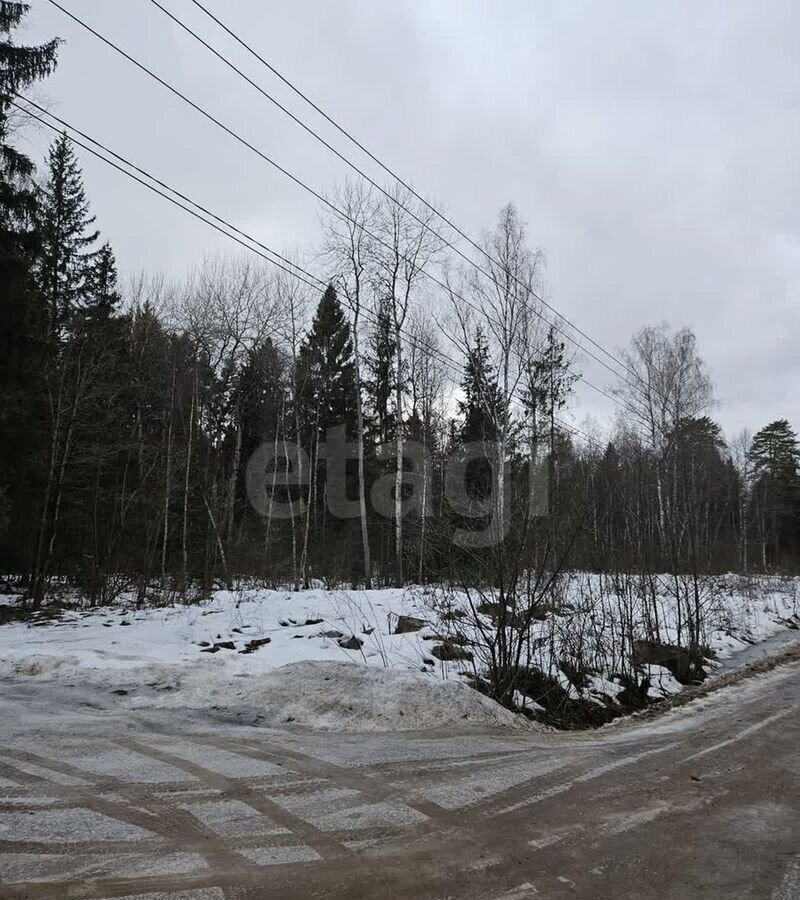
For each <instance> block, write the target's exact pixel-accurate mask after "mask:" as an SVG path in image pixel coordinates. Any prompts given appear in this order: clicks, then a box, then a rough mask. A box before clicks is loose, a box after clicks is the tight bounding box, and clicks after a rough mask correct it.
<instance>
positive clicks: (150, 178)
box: [10, 92, 599, 446]
mask: <svg viewBox="0 0 800 900" xmlns="http://www.w3.org/2000/svg"><path fill="white" fill-rule="evenodd" d="M15 96H16V97H18V98H19V99H20V100H23V101H24V103H25V104H26V105H25V106H23V105H21V104H19V103H17V102H15V101H14V100H11V101H10V103H11V104H12V105H13V106H15V107H16V108H17V109H19V110H20V111H21V112H23V113H24V114H25V115H27V116H30V117H31V118H32V119H34V120H36V121H37V122H39V123H40V124H42V125H44V126H45V127H47V128H49V129H50V130H51V131H54V132H56V133H60V132H61V131H62V130H67V131H69V132H71V134H69V138H70V140H71V141H72V142H73V143H74V144H76V145H77V146H79V147H81V148H82V149H83V150H86V151H87V152H88V153H90V154H91V155H92V156H94V157H95V158H97V159H99V160H100V161H102V162H104V163H106V165H108V166H111V167H112V168H113V169H115V170H116V171H117V172H120V173H121V174H123V175H126V176H127V177H128V178H130V179H132V180H133V181H135V182H137V183H138V184H140V185H142V186H143V187H145V188H147V189H148V190H149V191H151V192H152V193H154V194H157V195H158V196H159V197H162V198H163V199H165V200H167V201H169V202H170V203H171V204H173V205H174V206H176V207H178V208H179V209H181V210H183V211H184V212H187V213H189V214H190V215H191V216H193V217H194V218H196V219H198V220H199V221H201V222H203V223H204V224H206V225H209V226H210V227H211V228H214V229H215V230H216V231H218V232H219V233H221V234H223V235H225V237H227V238H229V239H230V240H233V241H235V242H236V243H237V244H239V245H240V246H242V247H244V248H245V249H246V250H249V251H251V252H252V253H255V254H257V255H258V256H260V257H261V258H262V259H264V260H265V261H266V262H268V263H270V264H271V265H273V266H276V267H277V268H278V269H281V270H282V271H284V272H286V273H287V274H289V275H291V276H292V277H294V278H296V279H298V280H299V281H301V282H302V283H304V284H305V285H307V286H308V287H310V288H312V289H313V290H316V291H318V292H320V293H322V292H323V291H324V290H325V288H326V287H327V284H328V282H327V281H326V280H324V279H321V278H319V277H318V276H316V275H314V274H312V273H311V272H309V271H308V270H306V269H304V268H303V267H302V266H299V265H297V264H296V263H294V262H292V260H290V259H288V258H287V257H285V256H283V255H282V254H280V253H278V252H277V251H275V250H273V249H272V248H270V247H268V246H267V245H266V244H263V243H262V242H261V241H258V240H257V239H256V238H254V237H252V235H249V234H247V232H244V231H242V230H241V229H239V228H237V227H236V226H235V225H233V224H231V223H230V222H228V221H227V220H225V219H223V218H222V217H221V216H218V215H216V214H215V213H213V212H211V211H210V210H208V209H207V208H206V207H204V206H203V205H201V204H199V203H197V202H196V201H194V200H192V199H191V198H189V197H187V196H186V195H185V194H183V193H182V192H180V191H178V190H177V189H175V188H173V187H171V186H170V185H168V184H167V183H166V182H164V181H162V180H160V179H159V178H157V177H156V176H154V175H151V174H150V173H149V172H147V171H146V170H145V169H142V168H141V167H139V166H137V165H136V164H135V163H132V162H131V161H130V160H128V159H126V158H125V157H124V156H122V155H121V154H119V153H116V152H115V151H114V150H112V149H110V148H109V147H108V146H106V145H105V144H103V143H101V142H100V141H98V140H97V139H96V138H93V137H91V136H90V135H88V134H87V133H86V132H84V131H81V130H80V129H79V128H76V127H75V126H73V125H71V124H70V123H69V122H67V121H66V120H65V119H62V118H60V117H59V116H56V115H55V114H54V113H51V112H49V111H48V110H46V109H45V108H44V107H42V106H40V105H39V104H38V103H35V102H34V101H33V100H31V99H30V98H28V97H25V96H23V95H22V94H19V93H16V92H15ZM30 107H33V108H34V109H36V110H38V111H39V112H40V113H42V114H43V115H44V116H48V117H49V118H51V119H53V120H54V121H55V122H58V125H59V126H60V128H59V127H57V126H56V125H53V124H52V122H49V121H47V119H45V118H43V117H42V115H37V114H36V113H34V112H33V111H32V110H31V108H30ZM75 135H78V136H79V137H77V138H76V137H75ZM90 144H94V145H95V146H94V147H92V146H90ZM95 147H98V148H100V150H97V149H95ZM101 150H102V152H100V151H101ZM104 153H105V154H108V156H104V155H103V154H104ZM109 157H112V158H111V159H110V158H109ZM115 160H116V161H115ZM126 166H127V168H125V167H126ZM131 170H132V171H131ZM135 173H139V174H135ZM146 179H147V180H146ZM149 182H153V184H150V183H149ZM168 192H169V193H168ZM170 193H171V194H174V195H175V197H178V198H180V199H178V200H176V199H175V197H172V196H170ZM191 207H195V209H192V208H191ZM196 210H199V211H200V212H197V211H196ZM206 216H208V218H206ZM226 229H229V230H226ZM253 245H255V246H253ZM259 248H260V249H259ZM262 251H263V252H262ZM361 313H362V314H363V315H364V317H365V318H366V319H368V320H370V321H372V322H373V323H377V322H378V321H379V320H378V318H377V317H376V316H374V315H372V314H371V313H370V312H369V311H368V310H361ZM403 334H404V336H405V338H406V340H407V341H408V343H409V345H410V346H412V347H415V348H416V349H419V350H423V351H426V352H428V353H431V354H432V355H435V356H437V357H439V360H440V362H441V363H442V364H443V365H444V366H446V367H447V368H448V369H450V370H451V371H452V372H454V373H455V374H456V375H459V376H460V375H461V374H463V368H462V366H461V365H460V364H459V363H458V361H456V360H454V359H453V358H452V357H451V356H450V355H449V354H447V353H445V352H444V351H442V350H440V349H439V348H438V347H434V346H431V345H430V344H427V343H426V344H422V343H420V342H419V341H418V340H417V339H416V338H415V337H414V336H413V335H411V334H409V333H408V331H404V332H403ZM556 422H557V424H558V425H559V426H560V427H561V428H562V429H563V430H566V431H569V432H571V433H572V434H575V435H578V436H581V437H583V438H584V439H585V440H586V441H587V442H589V443H597V442H596V441H595V440H594V439H593V438H591V437H590V436H589V435H588V434H586V432H584V431H581V429H579V428H576V427H574V426H571V425H569V424H567V423H566V422H564V421H563V420H560V419H556ZM598 446H599V445H598Z"/></svg>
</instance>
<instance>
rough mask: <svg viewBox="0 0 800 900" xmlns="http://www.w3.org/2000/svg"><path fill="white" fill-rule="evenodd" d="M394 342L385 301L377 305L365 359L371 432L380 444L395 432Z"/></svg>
mask: <svg viewBox="0 0 800 900" xmlns="http://www.w3.org/2000/svg"><path fill="white" fill-rule="evenodd" d="M394 358H395V341H394V334H393V325H392V313H391V310H390V308H389V304H388V302H387V301H385V300H384V301H381V302H380V303H379V304H378V311H377V315H376V316H375V325H374V327H373V330H372V333H371V334H370V341H369V350H368V353H367V358H366V368H367V372H368V377H367V378H366V379H365V380H364V388H365V390H366V392H367V396H368V397H369V400H370V407H371V409H370V412H371V414H372V415H371V417H372V419H373V423H372V424H373V427H372V429H371V431H372V432H373V436H374V438H375V439H376V441H377V442H378V443H379V444H386V443H388V442H389V441H390V440H391V435H392V434H393V433H394V414H393V412H392V409H391V398H392V392H393V390H394Z"/></svg>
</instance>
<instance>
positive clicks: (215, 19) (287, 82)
mask: <svg viewBox="0 0 800 900" xmlns="http://www.w3.org/2000/svg"><path fill="white" fill-rule="evenodd" d="M151 2H153V3H156V0H151ZM191 2H192V3H193V4H194V5H195V6H196V7H197V8H198V9H199V10H201V11H202V12H203V13H205V15H206V16H208V18H210V19H211V20H212V21H213V22H215V23H216V25H218V26H219V27H220V28H221V29H222V30H223V31H224V32H225V33H226V34H228V35H229V36H230V37H231V38H233V40H234V41H236V43H238V44H239V45H240V46H241V47H243V48H244V49H245V50H246V51H247V52H248V53H249V54H250V55H251V56H253V57H254V58H255V59H257V60H258V61H259V62H260V63H261V64H262V65H263V66H265V67H266V68H267V69H268V70H269V71H270V72H272V74H273V75H275V77H276V78H278V79H279V80H280V81H281V82H283V84H285V85H286V86H287V87H288V88H289V89H290V90H291V91H292V92H293V93H294V94H295V95H296V96H298V97H300V98H301V99H302V100H303V101H304V102H305V103H307V104H308V105H309V106H310V107H311V108H312V109H313V110H314V111H315V112H317V113H318V114H319V115H320V116H322V117H323V119H325V121H326V122H328V123H329V124H330V125H332V126H333V127H334V128H335V129H336V130H337V131H338V132H339V133H340V134H341V135H343V136H344V137H346V138H347V140H349V141H350V142H351V143H352V144H353V145H354V146H356V147H357V148H358V149H359V150H361V151H362V153H364V154H366V156H367V157H369V159H371V160H372V161H373V162H374V163H375V164H376V165H378V166H379V167H380V168H381V169H382V170H383V171H384V172H386V174H387V175H389V176H390V177H391V178H393V179H394V180H395V181H396V182H397V183H398V184H400V185H401V186H402V187H403V188H405V189H406V190H407V191H409V193H410V194H411V195H412V196H413V197H414V198H415V199H416V200H417V201H418V202H419V203H422V204H423V206H425V207H426V208H427V209H428V210H430V211H431V212H432V213H434V215H436V216H437V217H438V218H439V219H441V220H442V221H443V222H444V223H445V224H446V225H447V226H448V227H449V228H452V229H453V231H455V232H456V234H458V235H459V236H460V237H461V238H463V239H464V240H465V241H466V242H467V243H468V244H469V245H470V246H471V247H473V248H474V249H475V250H477V251H478V252H479V253H481V254H482V255H483V256H485V257H486V259H488V260H489V261H490V262H491V263H493V264H494V265H499V263H498V262H497V260H496V259H494V258H493V257H492V255H491V254H490V253H489V252H488V251H487V250H486V249H485V248H484V247H482V246H481V245H480V244H478V243H477V242H476V241H475V240H473V239H472V238H471V237H470V236H469V235H468V234H467V233H466V232H464V231H463V230H462V229H461V228H459V227H458V225H456V224H455V223H454V222H453V221H452V220H451V219H450V218H449V217H447V216H446V215H445V214H444V213H442V212H441V211H440V210H438V209H437V208H435V207H434V206H433V205H432V204H431V203H430V202H429V201H428V200H425V198H424V197H422V196H421V195H420V194H418V193H417V191H416V190H415V189H414V188H413V187H412V186H411V185H410V184H408V182H407V181H405V180H404V179H403V178H401V177H400V176H399V175H398V174H397V173H396V172H394V171H393V170H392V169H391V168H390V167H389V166H388V165H386V164H385V163H384V162H383V161H382V160H381V159H380V158H379V157H378V156H376V155H375V154H374V153H373V152H372V151H371V150H369V149H368V148H367V147H365V146H364V144H363V143H361V141H359V140H358V139H357V138H356V137H354V136H353V134H352V133H351V132H350V131H348V130H347V129H346V128H344V127H343V126H342V125H340V124H339V123H338V122H337V121H336V120H335V119H334V118H333V117H332V116H330V115H328V113H326V112H325V110H323V109H322V108H321V107H320V106H319V105H318V104H316V103H315V102H314V101H313V100H312V99H311V98H310V97H309V96H308V95H307V94H306V93H304V92H303V91H301V90H300V89H299V88H298V87H297V86H296V85H295V84H293V82H292V81H291V80H290V79H289V78H287V77H286V76H285V75H283V74H282V73H281V72H279V71H278V69H276V68H275V66H273V65H272V64H271V63H269V62H268V61H267V60H266V59H265V58H264V57H263V56H262V55H261V54H260V53H258V51H256V50H255V49H254V48H253V47H252V46H251V45H250V44H248V43H247V42H246V41H245V40H243V39H242V38H241V37H240V36H239V35H238V34H236V32H235V31H233V29H231V28H230V27H228V26H227V25H226V24H225V23H224V22H223V21H222V20H221V19H219V18H218V17H217V16H216V15H214V13H212V12H211V10H209V9H208V7H206V6H205V5H204V4H203V3H201V2H200V0H191ZM156 5H157V6H159V8H161V9H162V10H163V9H164V8H163V7H162V6H161V4H160V3H156ZM164 12H166V10H164ZM167 15H169V16H170V18H172V19H174V20H175V21H177V20H176V19H175V17H174V16H172V15H171V14H170V13H167ZM179 24H180V25H181V26H182V27H183V28H185V29H186V30H187V31H189V29H188V28H187V26H185V25H183V23H181V22H179ZM190 33H192V32H190ZM198 39H199V38H198ZM199 40H202V39H199ZM203 43H205V42H204V41H203ZM206 46H207V45H206ZM213 52H215V53H216V51H213ZM217 55H218V54H217ZM231 67H233V66H232V64H231ZM245 77H246V76H245ZM248 80H250V79H248ZM251 84H252V81H251ZM259 90H260V88H259ZM292 118H295V117H294V116H293V117H292ZM303 127H306V126H303ZM307 130H308V129H307ZM334 152H336V151H334ZM337 155H340V154H338V153H337ZM354 168H355V167H354ZM365 177H366V176H365ZM370 180H371V179H370ZM457 252H459V251H457ZM459 255H462V256H463V254H460V252H459ZM464 258H465V259H467V261H468V262H469V263H470V264H471V265H477V264H476V263H475V262H474V261H473V260H470V259H468V258H467V257H464ZM535 296H536V299H537V300H539V302H540V303H542V304H543V305H544V306H545V307H547V309H549V310H550V311H551V312H552V313H553V314H554V315H556V316H558V318H560V319H561V320H562V321H563V322H565V323H566V324H567V325H569V326H570V328H572V329H574V331H576V332H577V333H578V334H580V335H581V337H583V338H585V339H586V340H587V341H589V343H590V344H592V345H593V346H594V347H596V348H597V349H598V350H600V351H601V352H602V353H604V354H605V355H606V356H607V357H608V358H609V359H612V360H613V361H614V362H615V363H617V365H619V366H621V367H622V368H623V369H625V370H626V371H628V372H629V373H630V374H631V375H633V376H634V378H638V377H639V376H638V375H637V373H636V372H635V371H634V370H633V369H631V368H630V367H629V366H628V365H627V364H626V363H625V362H623V361H622V360H621V359H619V357H617V356H616V355H615V354H613V353H611V352H610V351H609V350H606V348H605V347H603V346H602V345H601V344H599V343H598V342H597V341H595V340H594V339H593V338H591V337H590V336H589V335H588V334H586V333H585V332H584V331H582V330H581V329H580V328H578V326H577V325H575V323H574V322H571V321H570V320H569V319H568V318H567V317H566V316H564V315H563V314H562V313H560V312H559V311H558V310H557V309H555V308H554V307H553V306H551V305H550V304H549V303H548V302H547V301H546V300H544V299H543V298H542V297H539V296H538V295H535ZM612 371H614V370H612ZM614 374H615V375H617V377H619V373H618V372H614Z"/></svg>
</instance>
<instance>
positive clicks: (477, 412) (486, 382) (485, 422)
mask: <svg viewBox="0 0 800 900" xmlns="http://www.w3.org/2000/svg"><path fill="white" fill-rule="evenodd" d="M461 389H462V390H463V392H464V399H463V400H460V401H459V404H458V408H459V412H460V414H461V416H462V424H461V435H460V436H461V440H462V441H463V442H464V443H465V444H466V443H469V442H471V441H495V440H497V434H498V422H499V416H500V412H501V407H502V398H501V396H500V388H499V387H498V383H497V375H496V373H495V371H494V367H493V366H492V362H491V360H490V358H489V347H488V344H487V342H486V338H485V336H484V334H483V331H482V330H481V329H480V328H478V329H477V331H476V332H475V346H474V347H473V348H471V350H470V351H469V356H468V358H467V363H466V366H465V367H464V377H463V379H462V382H461Z"/></svg>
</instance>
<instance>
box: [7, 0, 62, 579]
mask: <svg viewBox="0 0 800 900" xmlns="http://www.w3.org/2000/svg"><path fill="white" fill-rule="evenodd" d="M28 8H29V7H28V5H27V4H25V3H15V2H8V0H0V322H2V327H0V433H1V434H2V435H3V440H2V442H0V495H2V497H3V498H4V499H3V505H4V509H5V513H4V515H2V516H0V555H2V557H3V558H4V560H5V562H7V563H8V564H11V565H12V568H13V567H16V566H18V565H20V564H21V563H22V561H23V560H24V559H25V557H26V555H27V553H28V552H29V546H28V540H29V537H30V534H31V527H30V526H31V519H32V513H33V510H32V508H31V505H30V503H28V502H27V500H28V498H29V495H30V492H31V491H32V490H35V485H36V483H37V480H38V478H39V477H41V469H42V464H43V463H42V452H43V448H44V435H43V433H42V428H41V424H40V423H41V422H42V420H43V418H44V414H45V413H44V403H45V398H44V385H43V382H42V379H41V377H40V372H41V366H42V362H43V360H44V352H45V347H46V341H45V329H46V319H45V315H44V310H43V306H42V303H41V300H40V298H39V296H38V295H37V292H36V289H35V282H34V279H33V278H32V268H33V262H34V254H35V252H36V247H37V233H36V231H35V229H34V220H35V212H36V191H35V186H34V184H33V180H32V179H33V174H34V165H33V162H32V161H31V160H30V159H29V158H28V157H27V156H26V155H25V154H24V153H22V152H21V151H20V150H18V149H17V148H16V147H14V146H13V144H12V138H13V131H14V128H13V122H12V112H13V111H14V107H13V106H12V102H14V101H15V100H16V92H17V91H22V90H24V89H25V88H27V87H29V86H30V85H32V84H33V83H34V82H36V81H38V80H40V79H42V78H45V77H46V76H47V75H49V74H50V73H51V72H52V71H53V69H54V68H55V65H56V51H57V48H58V40H55V39H54V40H52V41H49V42H48V43H46V44H43V45H41V46H38V47H27V46H20V45H18V44H16V43H15V41H14V39H13V33H14V31H15V30H16V28H17V27H19V25H20V24H21V22H22V20H23V19H24V17H25V15H26V13H27V12H28ZM3 521H5V523H6V524H7V525H9V524H11V523H13V524H14V535H13V540H12V536H11V535H8V541H5V540H3V536H2V530H1V526H2V522H3ZM6 533H7V534H8V532H6Z"/></svg>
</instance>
